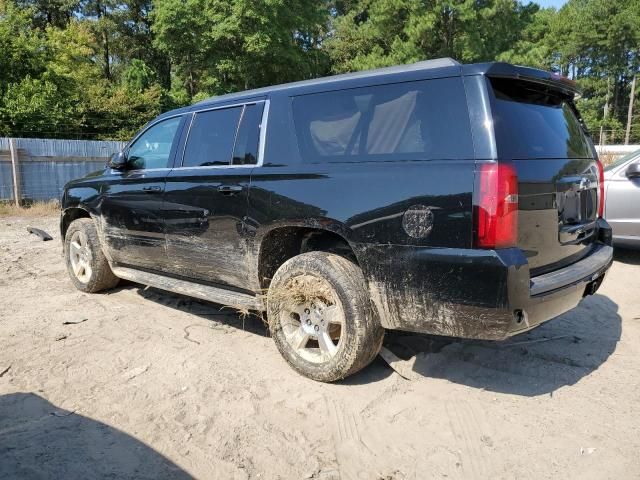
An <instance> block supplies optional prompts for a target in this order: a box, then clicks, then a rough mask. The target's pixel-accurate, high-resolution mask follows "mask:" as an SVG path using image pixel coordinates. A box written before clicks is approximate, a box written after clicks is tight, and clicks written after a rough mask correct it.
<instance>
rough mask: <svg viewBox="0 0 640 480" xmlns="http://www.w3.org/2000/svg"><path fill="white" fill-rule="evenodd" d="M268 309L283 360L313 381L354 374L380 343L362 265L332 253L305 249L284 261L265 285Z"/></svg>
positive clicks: (377, 325) (323, 380)
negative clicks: (267, 288) (267, 290)
mask: <svg viewBox="0 0 640 480" xmlns="http://www.w3.org/2000/svg"><path fill="white" fill-rule="evenodd" d="M267 314H268V319H269V326H270V328H271V332H272V336H273V339H274V341H275V343H276V346H277V347H278V350H279V351H280V353H281V354H282V356H283V357H284V359H285V360H286V361H287V363H289V365H291V367H293V369H294V370H296V371H297V372H298V373H300V374H302V375H304V376H306V377H309V378H311V379H313V380H318V381H321V382H333V381H335V380H339V379H341V378H345V377H347V376H349V375H352V374H354V373H356V372H357V371H359V370H361V369H362V368H364V367H365V366H367V365H368V364H369V363H371V361H372V360H373V359H374V358H375V356H376V355H377V354H378V352H379V351H380V347H381V345H382V339H383V336H384V329H383V328H382V327H381V326H380V322H379V320H378V317H377V315H376V313H375V310H374V308H373V307H372V305H371V301H370V299H369V293H368V291H367V287H366V282H365V279H364V275H363V274H362V270H361V269H360V268H359V267H358V266H357V265H355V264H354V263H353V262H351V261H350V260H348V259H346V258H344V257H341V256H339V255H336V254H333V253H328V252H309V253H304V254H302V255H298V256H296V257H293V258H291V259H289V260H287V261H286V262H285V263H284V264H282V266H280V268H279V269H278V271H277V272H276V274H275V275H274V277H273V280H272V281H271V285H270V286H269V292H268V296H267Z"/></svg>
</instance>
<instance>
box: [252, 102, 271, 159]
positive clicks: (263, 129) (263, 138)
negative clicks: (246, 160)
mask: <svg viewBox="0 0 640 480" xmlns="http://www.w3.org/2000/svg"><path fill="white" fill-rule="evenodd" d="M269 103H270V102H269V99H267V100H265V102H264V108H263V110H262V119H261V120H260V136H259V137H258V138H259V139H258V142H259V145H258V160H257V161H256V164H255V165H254V167H261V166H262V164H263V163H264V147H265V144H266V143H267V123H268V122H269Z"/></svg>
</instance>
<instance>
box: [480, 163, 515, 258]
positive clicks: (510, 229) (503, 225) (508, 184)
mask: <svg viewBox="0 0 640 480" xmlns="http://www.w3.org/2000/svg"><path fill="white" fill-rule="evenodd" d="M474 195H475V201H474V246H475V247H476V248H486V249H494V248H507V247H513V246H515V245H516V243H517V241H518V176H517V174H516V170H515V168H514V166H513V165H512V164H510V163H482V164H480V165H479V167H478V170H477V172H476V185H475V191H474Z"/></svg>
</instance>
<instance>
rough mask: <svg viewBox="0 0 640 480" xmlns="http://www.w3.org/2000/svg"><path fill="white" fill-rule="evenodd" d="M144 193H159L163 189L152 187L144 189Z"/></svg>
mask: <svg viewBox="0 0 640 480" xmlns="http://www.w3.org/2000/svg"><path fill="white" fill-rule="evenodd" d="M142 191H143V192H147V193H158V192H161V191H162V187H159V186H157V185H151V186H147V187H142Z"/></svg>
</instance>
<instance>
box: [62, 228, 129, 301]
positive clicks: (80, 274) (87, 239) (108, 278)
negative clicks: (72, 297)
mask: <svg viewBox="0 0 640 480" xmlns="http://www.w3.org/2000/svg"><path fill="white" fill-rule="evenodd" d="M64 258H65V261H66V263H67V271H68V272H69V277H70V278H71V281H72V282H73V284H74V285H75V287H76V288H77V289H78V290H81V291H83V292H87V293H95V292H99V291H100V290H106V289H108V288H113V287H115V286H116V285H117V284H118V281H119V279H118V277H116V276H115V275H114V274H113V272H112V271H111V267H109V262H108V261H107V259H106V257H105V256H104V253H102V248H101V246H100V239H99V238H98V231H97V229H96V226H95V224H94V223H93V220H91V219H90V218H79V219H77V220H74V221H73V222H72V223H71V225H69V228H68V229H67V233H66V235H65V237H64Z"/></svg>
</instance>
